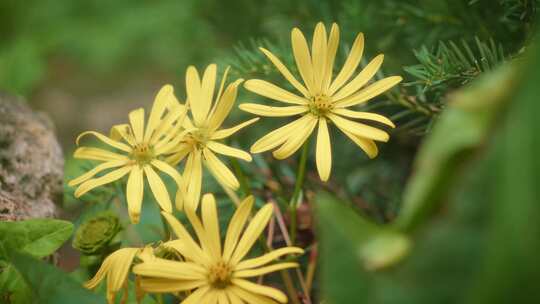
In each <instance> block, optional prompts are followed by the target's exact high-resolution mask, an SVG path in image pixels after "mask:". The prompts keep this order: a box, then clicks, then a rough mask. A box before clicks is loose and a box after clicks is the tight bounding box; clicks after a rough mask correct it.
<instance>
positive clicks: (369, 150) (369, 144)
mask: <svg viewBox="0 0 540 304" xmlns="http://www.w3.org/2000/svg"><path fill="white" fill-rule="evenodd" d="M338 128H339V129H340V130H341V132H343V133H344V134H345V135H346V136H347V137H348V138H350V139H351V140H352V141H353V142H354V143H355V144H357V145H358V146H359V147H360V149H362V150H363V151H364V152H366V154H367V156H368V157H369V158H375V157H376V156H377V154H379V149H378V148H377V145H376V144H375V142H374V141H373V140H371V139H367V138H363V137H360V136H356V135H354V134H352V133H351V132H349V131H347V130H345V129H342V128H340V127H339V126H338Z"/></svg>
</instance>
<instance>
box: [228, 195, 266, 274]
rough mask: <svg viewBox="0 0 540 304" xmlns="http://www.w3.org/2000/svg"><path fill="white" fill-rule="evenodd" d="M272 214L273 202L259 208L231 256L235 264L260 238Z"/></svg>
mask: <svg viewBox="0 0 540 304" xmlns="http://www.w3.org/2000/svg"><path fill="white" fill-rule="evenodd" d="M272 214H273V207H272V204H266V205H265V206H264V207H262V208H261V210H259V212H257V214H255V216H254V217H253V219H252V220H251V222H250V223H249V225H248V227H247V228H246V231H245V232H244V235H242V238H241V239H240V241H239V242H238V246H237V247H236V250H235V251H234V253H233V255H232V257H231V263H232V264H233V265H236V264H238V262H240V260H242V259H243V258H244V257H245V256H246V254H247V253H248V252H249V250H250V249H251V247H252V246H253V244H254V243H255V241H257V238H259V236H260V235H261V233H262V232H263V230H264V228H265V227H266V225H267V224H268V221H270V218H271V217H272Z"/></svg>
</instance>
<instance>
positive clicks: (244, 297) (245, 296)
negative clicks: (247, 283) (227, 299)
mask: <svg viewBox="0 0 540 304" xmlns="http://www.w3.org/2000/svg"><path fill="white" fill-rule="evenodd" d="M227 291H230V292H229V294H231V295H234V296H235V297H238V298H239V299H241V301H244V302H245V303H248V304H252V303H256V304H276V303H277V302H276V301H274V300H272V299H270V298H268V297H266V296H262V295H259V294H257V293H253V292H251V291H248V290H246V289H243V288H240V287H238V286H231V287H229V288H228V289H227ZM285 299H286V298H285ZM244 302H240V303H244ZM282 303H287V301H285V302H282Z"/></svg>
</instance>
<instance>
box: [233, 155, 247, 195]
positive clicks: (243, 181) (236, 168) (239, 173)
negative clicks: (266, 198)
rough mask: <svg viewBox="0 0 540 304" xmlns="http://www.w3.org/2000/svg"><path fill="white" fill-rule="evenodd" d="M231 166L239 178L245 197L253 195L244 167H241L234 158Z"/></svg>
mask: <svg viewBox="0 0 540 304" xmlns="http://www.w3.org/2000/svg"><path fill="white" fill-rule="evenodd" d="M231 164H232V166H233V168H234V172H235V173H236V176H238V180H239V182H240V189H241V190H242V192H244V195H245V196H248V195H251V189H250V188H249V185H248V181H247V178H246V175H245V174H244V171H243V170H242V167H240V164H239V163H238V160H236V159H234V158H232V159H231Z"/></svg>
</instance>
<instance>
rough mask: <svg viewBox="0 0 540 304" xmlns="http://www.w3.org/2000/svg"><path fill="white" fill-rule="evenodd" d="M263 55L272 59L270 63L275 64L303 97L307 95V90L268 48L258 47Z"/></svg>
mask: <svg viewBox="0 0 540 304" xmlns="http://www.w3.org/2000/svg"><path fill="white" fill-rule="evenodd" d="M259 49H260V50H261V51H262V52H263V53H264V54H265V55H266V57H268V59H270V61H272V63H273V64H274V65H275V66H276V68H277V69H278V70H279V72H280V73H281V74H282V75H283V77H285V79H287V80H288V81H289V82H290V83H291V84H292V85H293V87H295V88H296V89H297V90H298V91H299V92H300V93H302V95H304V96H305V97H308V96H309V92H308V90H307V89H306V87H304V86H303V85H302V84H301V83H300V82H299V81H298V80H296V77H294V76H293V74H292V73H291V72H290V71H289V69H287V67H286V66H285V65H284V64H283V63H282V62H281V60H279V59H278V58H277V57H276V56H275V55H274V54H272V53H271V52H270V51H269V50H267V49H265V48H259Z"/></svg>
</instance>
